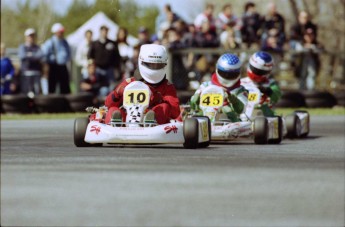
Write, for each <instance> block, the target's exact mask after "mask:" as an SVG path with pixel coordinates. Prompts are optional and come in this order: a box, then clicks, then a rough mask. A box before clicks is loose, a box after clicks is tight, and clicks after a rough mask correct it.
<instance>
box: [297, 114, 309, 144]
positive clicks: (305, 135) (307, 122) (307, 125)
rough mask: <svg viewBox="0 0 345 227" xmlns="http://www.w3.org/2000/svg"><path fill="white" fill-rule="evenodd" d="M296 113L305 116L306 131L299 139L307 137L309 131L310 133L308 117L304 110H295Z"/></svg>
mask: <svg viewBox="0 0 345 227" xmlns="http://www.w3.org/2000/svg"><path fill="white" fill-rule="evenodd" d="M297 113H304V114H307V118H306V127H307V128H308V131H307V132H305V133H303V134H301V135H300V137H301V138H305V137H307V136H308V135H309V131H310V115H309V113H308V111H305V110H296V111H295V114H297Z"/></svg>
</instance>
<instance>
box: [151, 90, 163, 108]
mask: <svg viewBox="0 0 345 227" xmlns="http://www.w3.org/2000/svg"><path fill="white" fill-rule="evenodd" d="M162 102H163V96H162V94H161V93H160V92H156V93H154V94H152V96H151V98H150V106H152V107H153V106H156V105H158V104H161V103H162Z"/></svg>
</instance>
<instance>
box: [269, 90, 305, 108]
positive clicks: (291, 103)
mask: <svg viewBox="0 0 345 227" xmlns="http://www.w3.org/2000/svg"><path fill="white" fill-rule="evenodd" d="M275 106H276V107H290V108H297V107H305V106H306V102H305V98H304V96H303V94H302V93H300V92H296V91H282V97H281V99H280V101H279V102H278V103H277V104H276V105H275Z"/></svg>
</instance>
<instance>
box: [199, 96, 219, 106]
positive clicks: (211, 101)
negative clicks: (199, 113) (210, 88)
mask: <svg viewBox="0 0 345 227" xmlns="http://www.w3.org/2000/svg"><path fill="white" fill-rule="evenodd" d="M222 105H223V96H222V95H221V94H211V93H209V94H204V95H202V96H201V100H200V106H205V107H219V106H222Z"/></svg>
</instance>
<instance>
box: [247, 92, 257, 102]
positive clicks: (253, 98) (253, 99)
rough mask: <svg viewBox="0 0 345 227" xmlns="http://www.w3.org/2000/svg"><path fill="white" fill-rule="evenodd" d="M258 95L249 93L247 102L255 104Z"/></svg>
mask: <svg viewBox="0 0 345 227" xmlns="http://www.w3.org/2000/svg"><path fill="white" fill-rule="evenodd" d="M258 97H259V95H258V94H257V93H252V92H250V93H249V95H248V101H249V102H256V101H257V100H258Z"/></svg>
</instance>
